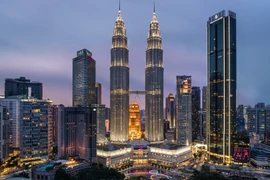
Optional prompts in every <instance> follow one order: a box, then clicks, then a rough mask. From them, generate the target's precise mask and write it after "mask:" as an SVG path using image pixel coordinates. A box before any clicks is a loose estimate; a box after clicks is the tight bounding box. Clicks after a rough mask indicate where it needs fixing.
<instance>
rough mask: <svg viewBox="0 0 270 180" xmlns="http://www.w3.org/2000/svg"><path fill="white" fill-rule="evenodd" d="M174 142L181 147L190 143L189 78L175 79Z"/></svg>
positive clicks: (190, 103)
mask: <svg viewBox="0 0 270 180" xmlns="http://www.w3.org/2000/svg"><path fill="white" fill-rule="evenodd" d="M176 83H177V84H176V92H177V93H176V107H177V109H176V115H177V116H176V141H177V142H178V143H179V144H181V145H190V144H191V143H192V116H191V115H192V99H191V76H177V77H176Z"/></svg>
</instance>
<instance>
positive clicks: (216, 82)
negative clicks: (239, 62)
mask: <svg viewBox="0 0 270 180" xmlns="http://www.w3.org/2000/svg"><path fill="white" fill-rule="evenodd" d="M207 86H208V87H207V128H208V129H207V138H206V139H207V148H208V152H209V158H210V159H211V160H213V161H217V162H221V163H231V161H232V155H233V139H232V137H233V136H234V133H235V122H236V121H235V120H236V14H235V13H234V12H232V11H228V12H227V13H226V11H221V12H219V13H217V14H215V15H213V16H212V17H210V18H209V20H208V22H207Z"/></svg>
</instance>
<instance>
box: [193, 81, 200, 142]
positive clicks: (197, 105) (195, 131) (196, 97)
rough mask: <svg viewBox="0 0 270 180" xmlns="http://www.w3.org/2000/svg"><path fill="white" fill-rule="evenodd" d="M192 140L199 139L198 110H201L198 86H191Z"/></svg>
mask: <svg viewBox="0 0 270 180" xmlns="http://www.w3.org/2000/svg"><path fill="white" fill-rule="evenodd" d="M191 98H192V100H191V101H192V103H191V104H192V115H191V118H192V142H194V141H195V140H199V139H200V124H201V123H200V110H201V89H200V87H195V86H193V87H192V91H191Z"/></svg>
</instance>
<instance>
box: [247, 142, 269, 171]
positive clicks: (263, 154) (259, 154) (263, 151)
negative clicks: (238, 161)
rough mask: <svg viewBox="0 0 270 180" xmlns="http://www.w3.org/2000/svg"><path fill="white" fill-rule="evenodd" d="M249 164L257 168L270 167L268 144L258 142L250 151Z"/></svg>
mask: <svg viewBox="0 0 270 180" xmlns="http://www.w3.org/2000/svg"><path fill="white" fill-rule="evenodd" d="M250 165H251V166H252V167H253V168H258V169H270V144H264V143H258V144H255V145H254V148H253V149H252V150H251V152H250Z"/></svg>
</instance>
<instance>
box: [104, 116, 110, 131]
mask: <svg viewBox="0 0 270 180" xmlns="http://www.w3.org/2000/svg"><path fill="white" fill-rule="evenodd" d="M105 128H106V133H108V132H110V120H109V119H106V120H105Z"/></svg>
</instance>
